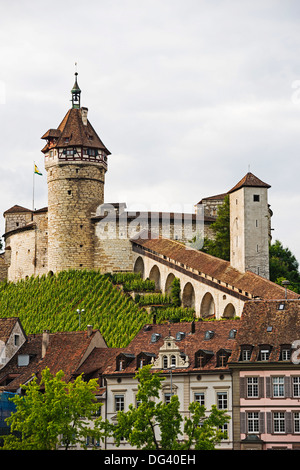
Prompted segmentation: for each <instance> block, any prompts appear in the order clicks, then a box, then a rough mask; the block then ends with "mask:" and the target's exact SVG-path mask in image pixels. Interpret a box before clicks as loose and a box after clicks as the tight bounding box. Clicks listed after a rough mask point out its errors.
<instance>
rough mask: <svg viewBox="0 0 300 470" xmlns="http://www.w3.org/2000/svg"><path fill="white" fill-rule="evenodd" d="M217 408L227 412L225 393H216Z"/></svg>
mask: <svg viewBox="0 0 300 470" xmlns="http://www.w3.org/2000/svg"><path fill="white" fill-rule="evenodd" d="M217 408H218V409H219V410H227V408H228V403H227V392H217Z"/></svg>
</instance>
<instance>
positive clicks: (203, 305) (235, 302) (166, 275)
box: [134, 252, 249, 319]
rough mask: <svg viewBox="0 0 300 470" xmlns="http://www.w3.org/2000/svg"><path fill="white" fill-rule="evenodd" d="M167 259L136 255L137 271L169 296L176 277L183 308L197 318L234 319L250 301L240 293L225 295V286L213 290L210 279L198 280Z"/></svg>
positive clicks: (135, 267) (135, 269) (135, 268)
mask: <svg viewBox="0 0 300 470" xmlns="http://www.w3.org/2000/svg"><path fill="white" fill-rule="evenodd" d="M170 264H171V263H170V262H166V260H164V259H159V258H156V257H155V256H153V255H152V256H151V257H149V253H147V252H144V253H135V252H134V271H135V272H139V273H141V274H142V277H143V279H147V278H149V279H151V280H153V281H155V288H156V290H158V291H161V292H163V293H166V294H170V292H171V287H172V282H173V280H174V278H175V277H177V278H179V279H180V286H181V302H182V306H183V307H191V308H194V309H195V313H196V316H197V317H203V318H205V317H212V316H215V318H218V319H219V318H222V317H226V318H233V317H235V316H240V315H241V312H242V310H243V305H244V302H245V300H249V299H247V297H245V298H244V296H241V294H238V293H236V292H235V293H232V294H231V295H230V293H229V292H226V289H222V286H220V285H218V286H214V285H213V283H212V282H209V279H207V278H204V279H198V278H197V276H196V275H194V273H193V272H191V271H190V270H188V269H186V268H184V267H183V266H177V265H175V264H174V265H172V266H171V265H170Z"/></svg>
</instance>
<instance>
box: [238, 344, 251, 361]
mask: <svg viewBox="0 0 300 470" xmlns="http://www.w3.org/2000/svg"><path fill="white" fill-rule="evenodd" d="M252 349H253V347H252V346H250V345H249V344H245V345H243V346H242V347H241V355H240V361H250V359H251V354H252Z"/></svg>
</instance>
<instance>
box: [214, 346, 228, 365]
mask: <svg viewBox="0 0 300 470" xmlns="http://www.w3.org/2000/svg"><path fill="white" fill-rule="evenodd" d="M230 354H231V352H230V351H228V350H225V349H221V350H220V351H218V353H217V367H226V365H227V361H228V359H229V356H230Z"/></svg>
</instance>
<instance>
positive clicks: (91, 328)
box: [87, 325, 93, 338]
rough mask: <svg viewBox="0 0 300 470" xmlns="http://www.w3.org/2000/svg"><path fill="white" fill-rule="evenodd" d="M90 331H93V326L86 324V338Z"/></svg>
mask: <svg viewBox="0 0 300 470" xmlns="http://www.w3.org/2000/svg"><path fill="white" fill-rule="evenodd" d="M92 333H93V327H92V325H88V326H87V335H88V338H89V337H90V336H91V334H92Z"/></svg>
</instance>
